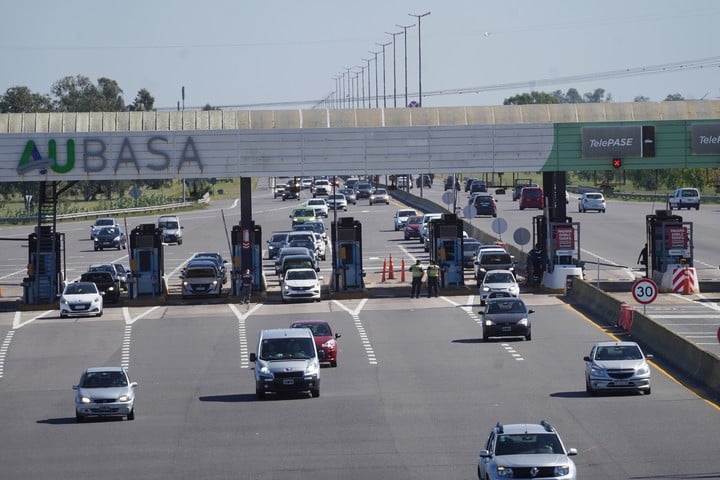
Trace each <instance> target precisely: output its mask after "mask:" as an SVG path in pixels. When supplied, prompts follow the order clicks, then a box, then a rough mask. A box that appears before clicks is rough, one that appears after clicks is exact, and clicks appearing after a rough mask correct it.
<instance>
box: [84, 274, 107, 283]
mask: <svg viewBox="0 0 720 480" xmlns="http://www.w3.org/2000/svg"><path fill="white" fill-rule="evenodd" d="M81 276H82V279H83V281H85V282H94V283H98V282H101V283H102V282H112V281H113V278H112V275H111V274H110V272H86V273H83V274H82V275H81Z"/></svg>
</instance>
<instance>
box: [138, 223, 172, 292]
mask: <svg viewBox="0 0 720 480" xmlns="http://www.w3.org/2000/svg"><path fill="white" fill-rule="evenodd" d="M164 275H165V259H164V256H163V245H162V230H161V229H159V228H157V227H156V226H155V224H154V223H143V224H140V225H138V226H136V227H135V228H133V230H132V231H131V232H130V278H128V296H129V297H130V298H131V299H132V298H138V296H140V295H152V296H160V295H161V294H163V293H167V292H166V288H165V285H164Z"/></svg>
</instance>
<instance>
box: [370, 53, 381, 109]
mask: <svg viewBox="0 0 720 480" xmlns="http://www.w3.org/2000/svg"><path fill="white" fill-rule="evenodd" d="M370 53H372V54H373V55H375V108H378V107H379V106H380V105H378V100H379V99H378V97H379V96H380V93H378V68H377V56H378V53H380V52H370Z"/></svg>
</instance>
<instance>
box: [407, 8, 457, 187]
mask: <svg viewBox="0 0 720 480" xmlns="http://www.w3.org/2000/svg"><path fill="white" fill-rule="evenodd" d="M408 15H410V16H411V17H415V18H417V27H418V105H419V106H421V107H422V48H421V46H420V45H421V38H420V20H421V19H422V17H427V16H428V15H430V12H425V13H421V14H419V15H415V14H412V13H408ZM453 188H454V187H453Z"/></svg>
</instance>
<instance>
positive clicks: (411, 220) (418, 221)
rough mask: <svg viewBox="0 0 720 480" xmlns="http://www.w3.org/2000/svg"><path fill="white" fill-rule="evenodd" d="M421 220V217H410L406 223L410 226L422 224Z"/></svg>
mask: <svg viewBox="0 0 720 480" xmlns="http://www.w3.org/2000/svg"><path fill="white" fill-rule="evenodd" d="M422 219H423V217H410V218H408V220H407V223H409V224H410V225H419V224H421V223H422Z"/></svg>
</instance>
